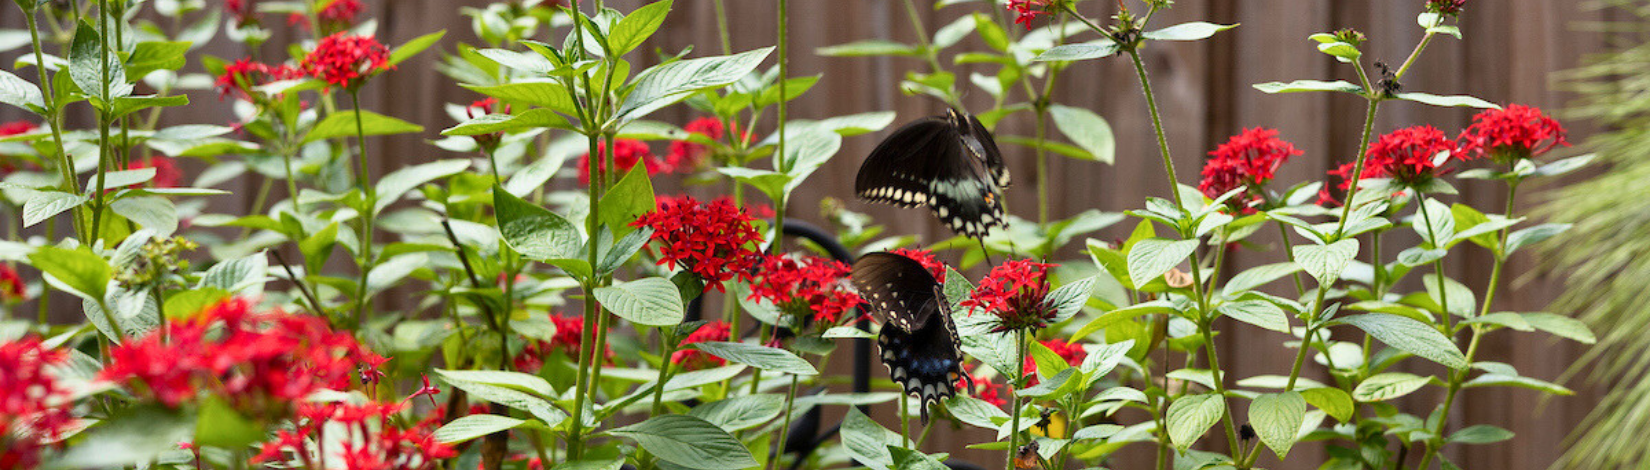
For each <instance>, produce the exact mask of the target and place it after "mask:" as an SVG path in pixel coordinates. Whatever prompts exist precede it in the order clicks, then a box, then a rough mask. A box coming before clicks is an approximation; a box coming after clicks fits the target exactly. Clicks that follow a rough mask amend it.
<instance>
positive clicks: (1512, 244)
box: [1504, 224, 1570, 254]
mask: <svg viewBox="0 0 1650 470" xmlns="http://www.w3.org/2000/svg"><path fill="white" fill-rule="evenodd" d="M1569 229H1570V224H1541V225H1537V226H1534V227H1530V228H1526V229H1523V230H1519V231H1517V232H1513V233H1512V234H1510V235H1507V251H1506V253H1504V254H1512V253H1513V252H1516V251H1518V249H1519V248H1523V247H1526V246H1530V245H1533V244H1536V243H1540V242H1542V241H1545V240H1546V239H1548V238H1552V237H1553V236H1555V235H1558V234H1560V233H1564V231H1565V230H1569Z"/></svg>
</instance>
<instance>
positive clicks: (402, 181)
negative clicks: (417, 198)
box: [373, 160, 470, 213]
mask: <svg viewBox="0 0 1650 470" xmlns="http://www.w3.org/2000/svg"><path fill="white" fill-rule="evenodd" d="M468 168H470V162H469V161H468V160H438V161H434V162H430V163H425V164H421V165H413V166H409V167H405V168H401V169H399V170H395V171H393V172H390V174H387V175H384V177H383V178H381V179H379V180H378V183H377V186H376V188H375V191H374V192H375V193H376V194H377V196H378V203H377V204H376V205H375V207H373V211H374V213H382V212H383V211H384V209H385V208H387V207H389V206H390V204H394V203H395V201H396V200H398V199H401V196H402V195H404V194H406V193H407V191H411V190H413V189H415V188H417V187H419V186H422V185H424V184H425V183H429V182H431V181H435V180H437V179H441V178H446V177H448V176H452V175H455V174H458V173H459V172H462V171H464V170H466V169H468Z"/></svg>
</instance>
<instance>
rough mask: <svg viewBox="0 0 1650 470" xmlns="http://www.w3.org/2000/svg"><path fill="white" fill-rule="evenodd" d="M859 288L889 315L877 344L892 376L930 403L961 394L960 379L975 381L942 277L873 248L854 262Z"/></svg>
mask: <svg viewBox="0 0 1650 470" xmlns="http://www.w3.org/2000/svg"><path fill="white" fill-rule="evenodd" d="M851 277H852V278H853V282H854V287H855V288H856V289H858V290H859V291H860V293H861V295H863V296H864V297H865V299H866V301H867V302H869V303H870V304H871V308H872V310H873V311H874V312H876V313H877V314H878V316H881V317H883V318H885V319H886V321H885V322H884V323H883V326H882V332H881V333H880V334H879V335H878V336H877V345H878V346H879V347H880V348H881V349H882V364H883V365H884V366H887V367H888V375H889V378H890V379H891V380H893V382H894V383H896V384H899V386H900V388H901V389H902V390H904V391H905V394H906V395H913V396H916V397H918V398H920V399H921V400H922V406H921V409H922V419H923V421H924V422H926V421H927V420H928V405H929V404H930V403H934V402H938V401H939V400H940V399H941V398H947V397H951V396H954V395H956V393H957V387H956V384H957V381H958V380H959V379H961V380H964V381H966V382H967V383H968V384H969V386H972V385H973V379H972V378H969V377H968V375H967V374H964V373H963V370H962V349H961V347H960V346H959V345H960V344H961V339H960V338H959V337H958V336H957V326H956V324H954V323H952V321H951V308H950V303H949V302H947V301H946V299H945V293H944V292H943V291H942V286H941V285H940V283H939V281H937V280H935V279H934V276H933V274H930V273H929V272H928V270H927V269H926V268H923V267H922V264H921V263H918V262H917V261H915V260H912V259H911V258H907V257H905V256H901V255H897V254H893V253H887V252H882V253H872V254H869V255H865V256H864V257H862V258H860V259H859V261H857V262H855V263H854V270H853V274H852V276H851Z"/></svg>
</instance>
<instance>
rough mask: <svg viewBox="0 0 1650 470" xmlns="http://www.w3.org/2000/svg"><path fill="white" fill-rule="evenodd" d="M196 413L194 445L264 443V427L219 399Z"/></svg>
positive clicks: (205, 403) (209, 400)
mask: <svg viewBox="0 0 1650 470" xmlns="http://www.w3.org/2000/svg"><path fill="white" fill-rule="evenodd" d="M167 303H171V302H167ZM197 413H198V414H197V415H196V417H195V445H200V446H210V447H217V448H219V449H239V448H242V447H246V446H248V445H251V444H253V443H256V442H260V441H263V440H264V429H263V427H261V426H259V425H258V424H257V423H254V422H252V420H250V419H247V418H246V417H245V416H242V415H241V413H240V412H238V411H235V409H234V408H232V407H230V406H229V404H228V403H224V402H223V400H222V399H220V398H218V397H215V396H212V397H207V398H206V400H205V401H203V402H202V403H201V406H200V411H198V412H197Z"/></svg>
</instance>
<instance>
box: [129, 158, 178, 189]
mask: <svg viewBox="0 0 1650 470" xmlns="http://www.w3.org/2000/svg"><path fill="white" fill-rule="evenodd" d="M142 168H154V169H155V178H154V179H152V180H149V183H148V184H149V186H150V187H153V188H176V187H178V184H180V183H182V182H183V170H179V169H178V165H177V163H175V162H173V161H172V158H171V157H163V156H160V155H155V156H151V157H149V160H148V161H143V160H141V159H139V160H132V162H131V163H127V164H126V169H128V170H137V169H142ZM133 187H136V186H135V185H134V186H133Z"/></svg>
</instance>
